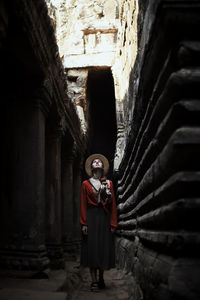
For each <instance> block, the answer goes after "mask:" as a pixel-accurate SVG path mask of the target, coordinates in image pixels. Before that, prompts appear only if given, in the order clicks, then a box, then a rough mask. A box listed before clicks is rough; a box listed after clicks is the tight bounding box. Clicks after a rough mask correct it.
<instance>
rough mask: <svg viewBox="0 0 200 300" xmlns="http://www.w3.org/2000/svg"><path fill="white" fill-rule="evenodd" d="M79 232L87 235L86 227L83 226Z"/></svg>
mask: <svg viewBox="0 0 200 300" xmlns="http://www.w3.org/2000/svg"><path fill="white" fill-rule="evenodd" d="M81 230H82V233H83V234H84V235H87V234H88V227H87V226H86V225H83V226H82V229H81Z"/></svg>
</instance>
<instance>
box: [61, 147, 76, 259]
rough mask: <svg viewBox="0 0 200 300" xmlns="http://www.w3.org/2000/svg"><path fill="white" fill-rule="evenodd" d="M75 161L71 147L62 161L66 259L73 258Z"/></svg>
mask: <svg viewBox="0 0 200 300" xmlns="http://www.w3.org/2000/svg"><path fill="white" fill-rule="evenodd" d="M73 161H74V155H73V150H72V147H71V146H69V149H66V152H64V154H63V161H62V202H63V242H64V251H65V257H66V258H69V257H70V256H71V255H72V256H73V249H72V247H71V244H72V238H73Z"/></svg>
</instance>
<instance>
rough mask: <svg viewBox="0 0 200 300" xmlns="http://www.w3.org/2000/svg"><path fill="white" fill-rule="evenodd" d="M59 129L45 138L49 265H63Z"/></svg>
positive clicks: (56, 266) (55, 266) (58, 266)
mask: <svg viewBox="0 0 200 300" xmlns="http://www.w3.org/2000/svg"><path fill="white" fill-rule="evenodd" d="M61 133H62V132H61V131H59V130H58V131H56V132H54V133H52V134H50V135H48V136H47V138H46V245H47V249H48V255H49V258H50V261H51V267H53V268H56V269H57V268H60V267H63V266H64V261H63V248H62V215H61Z"/></svg>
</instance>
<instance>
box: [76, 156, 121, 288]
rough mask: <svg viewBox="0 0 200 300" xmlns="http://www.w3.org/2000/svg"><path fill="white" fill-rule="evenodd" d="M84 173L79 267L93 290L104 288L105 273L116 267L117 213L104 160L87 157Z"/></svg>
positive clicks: (101, 157)
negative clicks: (87, 273)
mask: <svg viewBox="0 0 200 300" xmlns="http://www.w3.org/2000/svg"><path fill="white" fill-rule="evenodd" d="M85 170H86V173H87V174H88V176H89V177H90V179H89V180H85V181H84V182H83V184H82V190H81V215H80V223H81V226H82V233H83V240H82V248H81V265H82V266H84V267H89V268H90V274H91V279H92V283H91V291H96V290H98V289H100V288H105V283H104V270H108V269H110V268H113V267H114V266H115V251H114V236H113V233H114V230H115V228H116V227H117V212H116V203H115V196H114V190H113V184H112V181H110V180H107V179H106V178H105V175H106V174H107V172H108V170H109V162H108V160H107V158H106V157H105V156H103V155H101V154H93V155H91V156H89V157H88V159H87V160H86V163H85ZM97 272H98V273H99V274H97ZM97 276H98V279H97Z"/></svg>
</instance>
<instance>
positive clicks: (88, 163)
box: [85, 154, 109, 177]
mask: <svg viewBox="0 0 200 300" xmlns="http://www.w3.org/2000/svg"><path fill="white" fill-rule="evenodd" d="M94 159H100V160H101V161H102V163H103V166H104V168H103V173H104V175H106V174H107V173H108V170H109V162H108V160H107V158H106V157H105V156H103V155H102V154H92V155H90V156H89V157H88V158H87V160H86V162H85V171H86V173H87V174H88V176H90V177H91V176H92V170H91V165H92V162H93V160H94Z"/></svg>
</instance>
